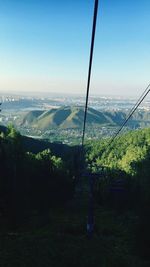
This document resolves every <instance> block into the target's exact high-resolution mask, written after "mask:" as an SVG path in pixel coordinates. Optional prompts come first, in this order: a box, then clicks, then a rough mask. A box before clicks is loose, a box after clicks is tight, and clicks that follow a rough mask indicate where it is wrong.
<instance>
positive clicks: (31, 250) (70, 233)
mask: <svg viewBox="0 0 150 267" xmlns="http://www.w3.org/2000/svg"><path fill="white" fill-rule="evenodd" d="M78 204H79V205H74V204H70V205H69V206H67V207H65V208H61V209H60V208H59V209H58V208H57V209H53V210H51V212H50V215H49V221H48V224H47V225H43V226H42V223H41V218H40V217H38V216H37V215H34V216H33V217H32V218H31V219H30V221H28V223H27V224H26V225H23V226H22V227H21V228H19V229H18V230H17V231H15V232H10V231H8V230H7V229H5V231H4V229H3V231H2V229H1V234H0V266H1V267H13V266H14V267H34V266H35V267H67V266H71V267H75V266H76V267H80V266H82V267H83V266H84V267H98V266H101V267H126V266H129V267H148V266H150V262H148V261H147V262H146V261H144V260H142V259H140V257H139V256H138V255H137V253H136V249H135V241H134V240H135V229H134V228H135V225H136V221H137V218H136V216H133V214H131V213H129V212H128V213H126V214H124V215H118V214H116V212H115V211H111V210H109V209H104V208H102V207H99V206H97V207H96V209H95V233H94V235H93V238H92V239H88V238H87V235H86V216H87V215H86V213H87V212H86V207H85V205H83V206H81V205H80V203H78ZM79 207H80V208H79Z"/></svg>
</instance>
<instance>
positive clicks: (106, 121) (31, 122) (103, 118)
mask: <svg viewBox="0 0 150 267" xmlns="http://www.w3.org/2000/svg"><path fill="white" fill-rule="evenodd" d="M127 114H128V111H97V110H95V109H93V108H89V109H88V113H87V124H88V125H93V126H94V125H101V126H103V125H106V126H120V125H121V124H122V122H123V121H124V120H125V119H126V117H127ZM83 118H84V107H80V106H75V107H73V106H72V107H70V106H64V107H61V108H58V109H51V110H46V111H39V110H33V111H30V112H27V113H26V114H25V115H24V116H23V117H22V118H21V119H20V120H19V121H18V122H17V123H18V126H19V125H20V126H24V127H33V128H37V129H42V130H49V129H52V128H61V129H67V128H81V127H82V126H83ZM149 123H150V113H149V112H148V111H138V112H136V114H135V115H134V116H133V117H132V118H131V120H130V121H129V124H128V126H129V127H130V128H137V127H146V126H148V125H149Z"/></svg>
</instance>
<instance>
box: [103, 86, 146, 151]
mask: <svg viewBox="0 0 150 267" xmlns="http://www.w3.org/2000/svg"><path fill="white" fill-rule="evenodd" d="M149 92H150V84H149V85H148V86H147V87H146V89H145V90H144V92H143V94H142V95H141V96H140V98H139V99H138V101H137V102H136V104H135V105H134V106H133V108H132V109H131V110H130V112H129V114H128V116H127V118H126V119H125V121H124V122H123V123H122V125H121V127H120V128H119V130H118V131H117V132H116V133H115V135H114V136H113V137H112V139H111V141H110V143H109V144H108V146H110V145H111V144H112V143H113V142H114V140H115V139H116V137H117V136H118V135H119V133H120V132H121V131H122V129H123V128H124V126H125V125H126V124H127V122H128V121H129V119H130V118H131V117H132V115H133V114H134V112H135V111H136V110H137V108H138V107H139V105H140V104H141V103H142V102H143V100H144V99H145V97H146V96H147V95H148V93H149Z"/></svg>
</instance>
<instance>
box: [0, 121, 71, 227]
mask: <svg viewBox="0 0 150 267" xmlns="http://www.w3.org/2000/svg"><path fill="white" fill-rule="evenodd" d="M0 162H1V164H0V212H1V213H2V214H5V215H6V216H7V217H9V221H10V222H11V223H12V224H14V223H16V222H18V221H19V220H20V219H21V217H22V216H25V214H28V213H30V212H31V211H33V210H36V211H38V212H41V213H44V212H45V213H46V212H47V211H48V210H49V208H50V207H52V206H57V205H60V204H61V203H64V202H65V201H67V200H68V199H70V198H71V197H72V195H73V182H72V178H71V174H70V171H69V170H68V169H67V167H66V166H65V164H64V162H63V161H62V159H61V158H60V157H56V156H54V155H52V153H51V151H50V149H46V150H44V151H42V152H39V153H37V154H33V153H32V152H25V150H24V148H23V142H22V136H21V135H20V134H19V133H18V132H17V131H16V130H15V129H14V128H13V127H12V126H10V127H8V131H7V132H6V133H5V134H4V133H1V136H0Z"/></svg>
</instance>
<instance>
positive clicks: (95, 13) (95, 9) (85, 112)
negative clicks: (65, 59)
mask: <svg viewBox="0 0 150 267" xmlns="http://www.w3.org/2000/svg"><path fill="white" fill-rule="evenodd" d="M98 2H99V1H98V0H95V6H94V15H93V28H92V37H91V49H90V59H89V69H88V80H87V90H86V103H85V110H84V122H83V133H82V150H83V147H84V138H85V127H86V119H87V110H88V99H89V90H90V81H91V70H92V62H93V51H94V43H95V32H96V23H97V13H98Z"/></svg>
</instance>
